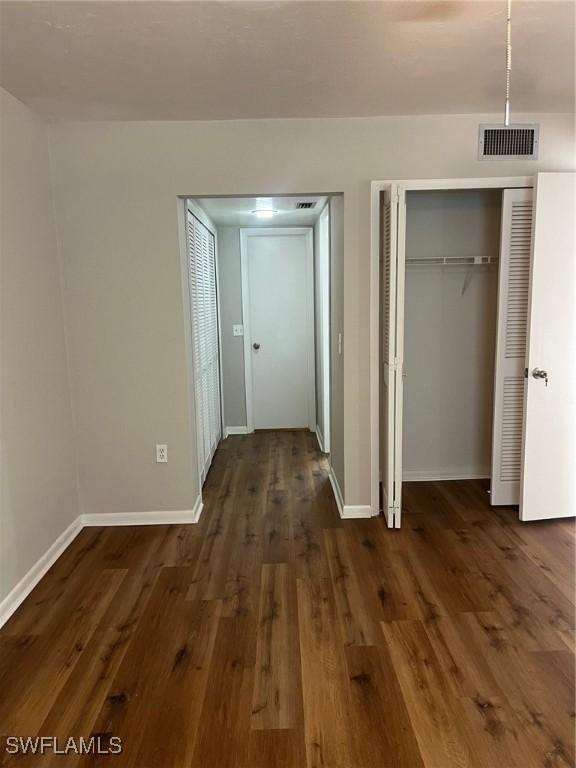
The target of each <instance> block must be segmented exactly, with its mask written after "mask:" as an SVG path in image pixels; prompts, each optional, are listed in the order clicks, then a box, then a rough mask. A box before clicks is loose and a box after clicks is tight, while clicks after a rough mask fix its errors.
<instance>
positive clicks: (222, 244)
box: [218, 227, 246, 427]
mask: <svg viewBox="0 0 576 768" xmlns="http://www.w3.org/2000/svg"><path fill="white" fill-rule="evenodd" d="M218 291H219V299H220V321H221V324H222V327H221V339H222V389H223V393H224V422H225V426H227V427H245V426H246V381H245V376H244V338H243V337H242V336H233V335H232V326H233V325H234V324H237V323H242V322H243V319H242V276H241V269H240V228H239V227H218Z"/></svg>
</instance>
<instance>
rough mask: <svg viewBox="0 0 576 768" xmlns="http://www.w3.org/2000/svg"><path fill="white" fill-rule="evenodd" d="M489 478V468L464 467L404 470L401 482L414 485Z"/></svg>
mask: <svg viewBox="0 0 576 768" xmlns="http://www.w3.org/2000/svg"><path fill="white" fill-rule="evenodd" d="M489 477H490V468H489V467H465V468H464V469H462V468H460V467H458V468H448V469H442V470H438V469H435V470H434V469H433V470H429V469H405V470H404V471H403V472H402V480H403V481H405V482H407V483H416V482H423V481H434V480H485V479H486V478H489Z"/></svg>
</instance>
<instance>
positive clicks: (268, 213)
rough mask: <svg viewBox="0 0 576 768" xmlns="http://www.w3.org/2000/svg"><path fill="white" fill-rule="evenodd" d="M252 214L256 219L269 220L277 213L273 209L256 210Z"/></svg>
mask: <svg viewBox="0 0 576 768" xmlns="http://www.w3.org/2000/svg"><path fill="white" fill-rule="evenodd" d="M252 213H253V214H254V216H256V218H257V219H271V218H272V216H275V215H276V214H277V213H278V211H276V210H275V209H274V208H256V210H255V211H252Z"/></svg>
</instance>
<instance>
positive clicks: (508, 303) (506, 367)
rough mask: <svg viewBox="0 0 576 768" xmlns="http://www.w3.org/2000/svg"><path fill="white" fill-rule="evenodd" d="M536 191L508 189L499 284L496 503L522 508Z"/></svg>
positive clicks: (493, 487)
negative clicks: (527, 349)
mask: <svg viewBox="0 0 576 768" xmlns="http://www.w3.org/2000/svg"><path fill="white" fill-rule="evenodd" d="M532 199H533V195H532V190H531V189H505V190H504V192H503V197H502V225H501V226H502V234H501V240H500V268H499V281H498V331H497V337H496V367H495V377H494V378H495V386H494V424H493V430H492V480H491V488H490V501H491V503H492V504H495V505H496V504H519V503H520V477H521V471H522V433H523V422H524V397H525V386H526V380H525V378H524V368H525V366H526V342H527V322H528V295H529V288H530V258H531V241H532V215H533V213H532V208H533V204H532Z"/></svg>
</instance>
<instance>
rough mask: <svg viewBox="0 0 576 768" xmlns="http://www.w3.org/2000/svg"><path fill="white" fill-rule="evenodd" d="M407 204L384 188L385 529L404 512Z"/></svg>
mask: <svg viewBox="0 0 576 768" xmlns="http://www.w3.org/2000/svg"><path fill="white" fill-rule="evenodd" d="M405 206H406V202H405V195H404V193H403V191H402V190H401V189H400V187H399V186H398V185H396V184H392V185H390V187H389V189H387V190H385V191H383V192H382V211H381V219H380V220H381V222H382V234H381V248H380V252H381V255H382V261H381V297H382V299H381V338H382V350H381V355H382V376H381V387H380V388H381V401H380V406H381V407H380V411H381V427H380V431H381V441H380V447H381V450H380V461H381V480H382V496H383V499H382V501H383V511H384V515H385V516H386V522H387V524H388V527H389V528H400V523H401V515H402V367H403V347H404V264H405V258H404V245H405V229H406V226H405V221H406V215H405Z"/></svg>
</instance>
